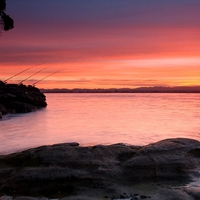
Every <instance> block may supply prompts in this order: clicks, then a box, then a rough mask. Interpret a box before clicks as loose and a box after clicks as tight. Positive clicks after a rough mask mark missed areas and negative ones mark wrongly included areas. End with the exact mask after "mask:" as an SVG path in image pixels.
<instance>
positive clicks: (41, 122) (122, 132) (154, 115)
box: [0, 94, 200, 154]
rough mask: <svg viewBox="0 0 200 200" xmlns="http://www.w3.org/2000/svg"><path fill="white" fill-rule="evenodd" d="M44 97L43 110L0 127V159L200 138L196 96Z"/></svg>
mask: <svg viewBox="0 0 200 200" xmlns="http://www.w3.org/2000/svg"><path fill="white" fill-rule="evenodd" d="M46 96H47V102H48V107H47V108H45V109H42V110H39V111H37V112H34V113H28V114H17V115H6V116H5V117H4V119H3V120H1V121H0V154H6V153H10V152H14V151H19V150H23V149H27V148H31V147H36V146H40V145H49V144H55V143H65V142H78V143H80V144H81V145H95V144H113V143H119V142H120V143H121V142H122V143H128V144H133V145H145V144H148V143H151V142H157V141H159V140H162V139H166V138H174V137H186V138H193V139H197V140H198V139H199V136H200V120H199V119H200V94H46Z"/></svg>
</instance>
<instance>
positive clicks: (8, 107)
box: [0, 81, 47, 118]
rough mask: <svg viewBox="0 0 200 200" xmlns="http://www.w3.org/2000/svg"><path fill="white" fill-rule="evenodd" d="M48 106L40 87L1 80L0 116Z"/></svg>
mask: <svg viewBox="0 0 200 200" xmlns="http://www.w3.org/2000/svg"><path fill="white" fill-rule="evenodd" d="M46 106H47V103H46V98H45V95H44V94H43V93H41V92H40V90H39V89H38V88H36V87H33V86H26V85H23V84H21V85H17V84H5V83H3V82H2V81H0V118H2V115H4V114H7V113H27V112H32V111H35V110H37V109H39V108H43V107H46Z"/></svg>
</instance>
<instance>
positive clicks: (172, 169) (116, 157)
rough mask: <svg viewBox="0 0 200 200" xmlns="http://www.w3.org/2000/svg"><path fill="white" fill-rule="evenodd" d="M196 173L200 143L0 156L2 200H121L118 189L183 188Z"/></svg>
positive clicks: (63, 148) (75, 147) (57, 148)
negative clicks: (9, 198) (94, 199)
mask: <svg viewBox="0 0 200 200" xmlns="http://www.w3.org/2000/svg"><path fill="white" fill-rule="evenodd" d="M199 168H200V142H199V141H196V140H191V139H183V138H178V139H167V140H163V141H160V142H157V143H153V144H149V145H147V146H143V147H140V146H131V145H124V144H114V145H108V146H104V145H97V146H91V147H81V146H79V144H78V143H64V144H57V145H52V146H42V147H38V148H34V149H29V150H26V151H22V152H20V153H14V154H10V155H4V156H0V177H1V179H0V196H1V194H7V195H13V196H17V195H29V196H41V195H42V196H47V197H54V198H55V197H56V198H58V197H64V196H68V197H70V196H71V197H72V196H73V195H77V194H80V193H81V191H84V192H85V193H86V192H87V191H91V190H94V191H95V190H96V191H99V190H101V191H102V193H103V194H104V195H108V196H109V195H113V194H117V195H118V197H119V196H120V195H121V196H123V194H124V192H123V189H119V188H124V187H125V186H129V189H130V188H134V185H137V184H140V183H142V182H148V181H149V182H154V183H158V182H160V181H165V182H169V181H170V182H174V183H175V182H178V183H179V184H183V183H184V184H186V183H188V182H190V181H192V180H194V178H195V177H199V175H200V174H199ZM126 192H127V191H126ZM190 192H191V190H190ZM130 195H131V194H130ZM184 195H188V194H186V193H185V194H184ZM71 197H70V198H71Z"/></svg>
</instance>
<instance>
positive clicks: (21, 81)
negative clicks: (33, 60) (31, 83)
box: [18, 67, 49, 85]
mask: <svg viewBox="0 0 200 200" xmlns="http://www.w3.org/2000/svg"><path fill="white" fill-rule="evenodd" d="M47 68H49V67H45V68H43V69H41V70H39V71H37V72H35V73H34V74H32V75H30V76H28V77H27V78H25V79H24V80H22V81H20V82H19V83H18V85H20V84H22V83H23V82H24V81H26V80H28V79H29V78H31V77H32V76H34V75H36V74H38V73H40V72H41V71H43V70H45V69H47Z"/></svg>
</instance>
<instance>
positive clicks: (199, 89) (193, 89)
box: [40, 86, 200, 93]
mask: <svg viewBox="0 0 200 200" xmlns="http://www.w3.org/2000/svg"><path fill="white" fill-rule="evenodd" d="M40 91H41V92H42V93H200V86H178V87H140V88H134V89H131V88H109V89H102V88H98V89H85V88H83V89H82V88H75V89H59V88H55V89H40Z"/></svg>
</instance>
